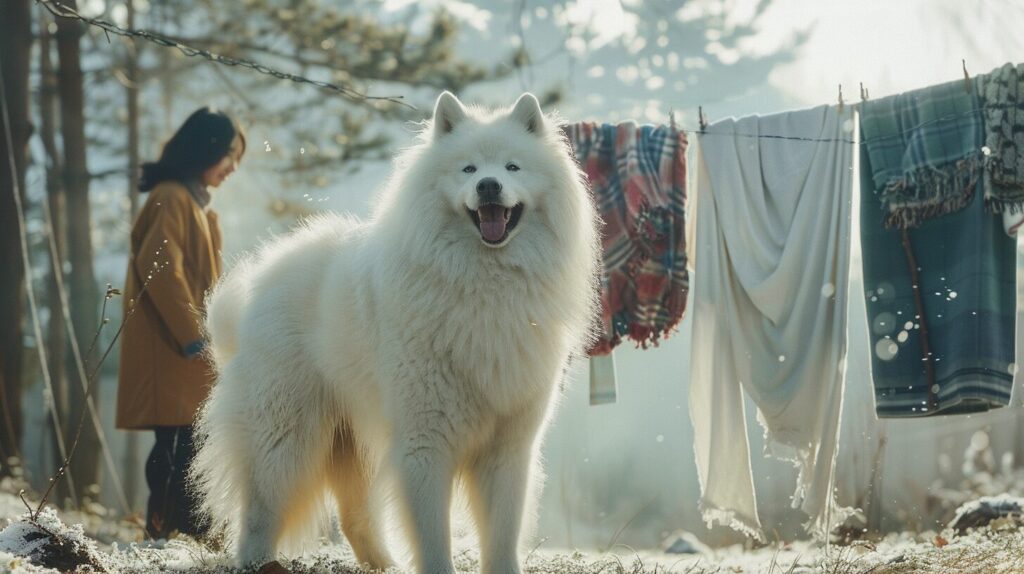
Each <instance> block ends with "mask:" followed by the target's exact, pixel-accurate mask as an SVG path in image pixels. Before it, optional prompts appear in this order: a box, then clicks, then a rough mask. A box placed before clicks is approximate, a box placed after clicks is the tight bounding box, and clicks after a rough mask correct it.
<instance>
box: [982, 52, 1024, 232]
mask: <svg viewBox="0 0 1024 574" xmlns="http://www.w3.org/2000/svg"><path fill="white" fill-rule="evenodd" d="M978 92H979V95H980V96H981V103H982V106H983V107H984V112H983V115H984V118H985V147H986V148H987V150H985V151H986V152H987V154H986V156H985V183H986V185H985V205H986V206H987V207H988V208H989V210H991V211H994V212H997V213H999V212H1003V211H1006V210H1009V211H1010V212H1012V213H1018V212H1021V211H1024V64H1020V65H1018V66H1016V67H1015V66H1014V65H1013V64H1005V65H1003V66H1002V67H1000V68H996V69H995V70H993V71H992V72H991V73H989V74H986V75H984V76H980V77H979V78H978Z"/></svg>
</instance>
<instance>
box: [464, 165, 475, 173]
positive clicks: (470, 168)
mask: <svg viewBox="0 0 1024 574" xmlns="http://www.w3.org/2000/svg"><path fill="white" fill-rule="evenodd" d="M462 171H464V172H466V173H474V172H476V166H475V165H467V166H466V167H464V168H462Z"/></svg>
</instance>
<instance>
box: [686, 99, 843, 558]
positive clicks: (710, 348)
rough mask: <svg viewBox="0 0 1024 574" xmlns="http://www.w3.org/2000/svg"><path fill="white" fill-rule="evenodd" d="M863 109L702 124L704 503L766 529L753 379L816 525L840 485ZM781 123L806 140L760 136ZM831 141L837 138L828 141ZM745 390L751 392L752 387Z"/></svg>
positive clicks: (697, 340) (699, 408)
mask: <svg viewBox="0 0 1024 574" xmlns="http://www.w3.org/2000/svg"><path fill="white" fill-rule="evenodd" d="M854 125H855V124H854V113H853V110H851V109H849V108H847V109H846V110H845V111H843V112H840V111H839V110H838V109H836V108H835V107H831V106H820V107H817V108H813V109H809V110H803V111H798V112H790V113H783V114H776V115H771V116H765V117H757V116H754V117H748V118H743V119H740V120H733V119H729V120H724V121H721V122H718V123H716V124H713V125H711V126H709V127H708V128H707V130H706V131H707V133H706V134H704V135H701V136H699V143H700V146H699V151H698V170H699V172H698V189H697V194H698V196H699V198H700V199H699V203H698V210H699V212H698V214H697V248H696V249H697V252H698V253H697V257H696V259H697V263H696V271H695V273H694V277H695V279H696V286H695V291H694V294H693V304H694V307H693V311H692V313H693V355H692V359H691V370H690V385H691V386H690V416H691V420H692V422H693V427H694V441H695V442H694V450H695V453H696V458H697V471H698V474H699V477H700V485H701V493H702V497H701V501H700V509H701V512H702V513H703V516H704V519H705V521H707V522H708V525H709V526H710V525H712V524H713V523H714V522H720V523H723V524H726V525H728V526H731V527H732V528H734V529H737V530H740V531H742V532H745V533H747V534H748V535H751V536H754V537H757V538H759V539H762V540H764V535H763V533H762V530H761V523H760V520H759V519H758V514H757V497H756V495H755V493H754V483H753V477H752V473H751V466H750V452H749V451H750V447H749V445H748V442H747V429H746V422H745V416H744V406H743V395H742V392H743V391H746V392H747V393H748V394H749V395H750V397H751V398H752V399H753V401H754V403H755V404H756V405H757V407H758V420H759V421H760V422H761V424H762V426H763V427H764V432H765V442H766V445H767V446H766V451H767V452H766V454H768V455H771V456H774V457H777V458H783V459H787V460H790V461H792V462H793V463H794V465H795V466H796V467H797V468H798V470H799V477H798V479H797V485H796V492H795V494H794V496H793V500H792V503H793V507H794V508H799V509H801V510H803V511H804V512H805V513H806V514H807V515H808V516H809V517H810V520H809V522H808V523H807V524H806V526H807V528H808V530H809V531H810V532H811V533H812V534H814V535H815V536H816V537H818V538H822V537H824V536H825V535H826V534H827V533H828V531H829V530H830V529H831V528H832V527H834V526H837V525H838V524H839V523H841V522H842V521H843V520H845V519H846V517H847V516H848V514H849V513H850V512H852V511H851V510H849V509H840V508H838V506H837V505H836V503H835V499H834V496H833V495H832V488H831V485H832V482H833V474H834V471H835V458H836V443H837V441H838V438H839V436H838V435H839V418H840V413H841V411H842V395H843V385H844V381H845V360H846V315H847V310H846V307H847V291H848V286H847V280H848V278H849V264H850V215H851V205H852V198H853V194H852V182H853V177H854V174H853V170H852V168H853V163H852V162H853V155H854V151H855V148H856V146H855V145H854V144H852V143H850V142H851V141H852V140H853V138H854V137H855V136H854ZM765 135H776V136H785V137H791V138H793V137H795V138H806V139H804V140H790V139H773V138H759V137H752V136H765ZM819 140H827V141H819ZM741 389H742V391H741Z"/></svg>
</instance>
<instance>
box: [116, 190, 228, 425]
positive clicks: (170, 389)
mask: <svg viewBox="0 0 1024 574" xmlns="http://www.w3.org/2000/svg"><path fill="white" fill-rule="evenodd" d="M148 195H149V197H148V198H147V200H146V203H145V205H144V206H143V208H142V211H141V212H140V213H139V216H138V217H137V218H136V220H135V225H134V226H133V228H132V236H131V254H130V255H129V260H128V276H127V278H126V279H125V287H124V297H123V298H124V313H125V315H124V316H125V317H127V320H126V321H125V324H124V330H123V332H122V333H121V364H120V373H119V377H118V387H117V428H121V429H152V428H154V427H157V426H184V425H189V424H192V422H193V420H194V418H195V415H196V411H197V410H198V408H199V405H200V404H201V403H202V402H203V401H204V400H205V399H206V396H207V395H208V394H209V391H210V387H211V385H212V384H213V373H212V371H211V367H210V364H209V363H208V362H207V361H206V360H205V359H203V358H202V357H199V356H196V357H192V358H189V357H187V356H186V354H187V353H188V352H189V351H190V350H193V349H194V348H195V347H196V342H197V341H200V340H202V339H203V331H202V318H203V299H204V296H205V294H206V292H207V291H208V290H209V289H210V288H211V287H212V286H213V284H214V282H215V281H216V280H217V278H218V277H219V276H220V273H221V258H220V248H221V235H220V226H219V224H218V223H217V215H216V214H215V213H214V212H213V211H211V210H206V211H204V210H203V208H202V207H200V206H199V204H198V203H197V202H196V201H195V200H194V199H192V195H191V194H190V193H189V191H188V189H187V188H186V187H185V186H184V185H182V184H180V183H177V182H172V181H166V182H163V183H160V184H158V185H157V186H156V187H155V188H153V190H152V191H150V192H149V194H148ZM133 308H134V310H133ZM129 314H130V315H129Z"/></svg>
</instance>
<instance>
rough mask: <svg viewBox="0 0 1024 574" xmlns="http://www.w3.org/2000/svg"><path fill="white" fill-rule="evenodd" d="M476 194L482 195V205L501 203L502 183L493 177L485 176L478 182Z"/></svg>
mask: <svg viewBox="0 0 1024 574" xmlns="http://www.w3.org/2000/svg"><path fill="white" fill-rule="evenodd" d="M476 194H477V195H479V196H480V205H485V204H488V203H501V201H500V200H499V199H498V196H500V195H501V183H500V182H499V181H498V180H496V179H494V178H493V177H485V178H483V179H481V180H480V182H479V183H477V184H476Z"/></svg>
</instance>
